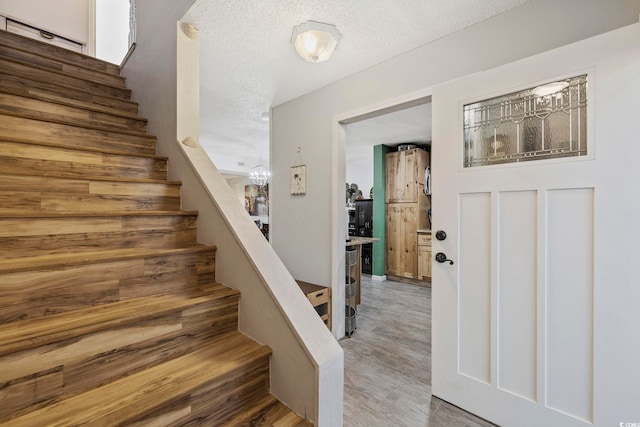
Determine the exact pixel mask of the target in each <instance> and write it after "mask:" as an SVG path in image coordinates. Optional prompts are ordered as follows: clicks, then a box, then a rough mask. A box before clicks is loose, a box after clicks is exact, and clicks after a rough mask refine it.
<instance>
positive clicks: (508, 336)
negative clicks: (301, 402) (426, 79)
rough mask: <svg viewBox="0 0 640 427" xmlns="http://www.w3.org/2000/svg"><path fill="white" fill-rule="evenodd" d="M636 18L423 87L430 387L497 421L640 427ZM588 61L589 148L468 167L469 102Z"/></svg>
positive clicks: (583, 68) (567, 72) (580, 69)
mask: <svg viewBox="0 0 640 427" xmlns="http://www.w3.org/2000/svg"><path fill="white" fill-rule="evenodd" d="M639 27H640V25H637V24H636V25H633V26H630V27H627V28H623V29H620V30H617V31H614V32H611V33H608V34H604V35H601V36H598V37H595V38H592V39H588V40H585V41H582V42H578V43H575V44H573V45H570V46H566V47H563V48H560V49H556V50H553V51H551V52H547V53H544V54H541V55H537V56H535V57H532V58H528V59H526V60H522V61H519V62H516V63H512V64H508V65H505V66H503V67H500V68H497V69H493V70H489V71H486V72H483V73H478V74H474V75H471V76H468V77H465V78H462V79H459V80H456V81H454V82H451V83H448V84H445V85H442V86H439V87H436V88H434V89H433V96H432V99H433V144H432V154H433V160H432V174H433V183H434V187H433V196H432V202H433V221H434V222H433V224H434V230H445V231H446V232H447V235H448V236H447V239H446V240H444V241H437V240H434V241H433V253H434V254H435V253H437V252H443V253H445V254H446V255H447V256H448V258H450V259H451V260H453V262H454V264H453V265H450V264H449V263H448V262H447V263H437V262H434V265H433V330H432V339H433V355H432V361H433V365H432V366H433V373H432V378H433V394H434V395H436V396H438V397H441V398H442V399H444V400H447V401H450V402H452V403H454V404H456V405H458V406H461V407H463V408H465V409H467V410H469V411H471V412H474V413H476V414H477V415H479V416H481V417H484V418H487V419H489V420H491V421H493V422H496V423H498V424H500V425H505V426H518V427H520V426H588V425H597V426H608V425H616V426H617V425H620V423H634V422H635V423H640V405H638V402H640V368H639V365H638V360H640V338H639V334H638V332H637V329H638V325H640V314H639V313H640V267H639V265H640V250H639V249H638V247H639V245H638V242H639V241H640V232H639V231H638V230H640V223H639V222H638V220H637V217H638V213H640V190H639V188H638V187H639V186H640V172H639V171H640V136H639V135H640V107H639V105H640V103H639V102H638V98H640V29H639ZM585 72H586V73H587V74H588V86H589V91H588V96H589V100H588V109H587V117H588V126H587V132H588V154H587V156H584V157H575V158H564V159H552V160H541V161H531V162H526V163H519V164H515V163H514V164H507V165H495V166H479V167H471V168H463V167H462V158H463V157H462V156H463V138H462V107H463V105H464V104H467V103H469V102H475V101H478V100H481V99H486V98H490V97H492V96H496V95H500V94H506V93H510V92H512V91H514V90H519V89H524V88H528V87H533V86H536V85H537V84H539V83H540V82H544V81H552V80H554V79H557V78H559V77H566V76H573V75H578V74H582V73H585ZM637 165H639V166H637Z"/></svg>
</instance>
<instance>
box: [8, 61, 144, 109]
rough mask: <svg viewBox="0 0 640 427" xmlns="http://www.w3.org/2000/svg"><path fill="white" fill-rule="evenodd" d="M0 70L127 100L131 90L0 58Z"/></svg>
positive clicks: (129, 97)
mask: <svg viewBox="0 0 640 427" xmlns="http://www.w3.org/2000/svg"><path fill="white" fill-rule="evenodd" d="M0 71H2V72H4V73H8V74H14V75H21V76H23V77H26V78H28V79H31V80H37V81H41V82H49V83H54V84H56V85H60V86H66V87H70V88H75V89H80V90H83V91H87V92H92V93H95V94H98V95H102V96H108V97H112V98H119V99H124V100H127V101H128V100H130V99H131V91H129V89H125V88H120V87H115V86H109V85H105V84H101V83H97V82H92V81H89V80H83V79H79V78H76V77H73V76H68V75H64V74H61V73H59V72H55V71H51V70H46V69H42V68H33V67H31V66H29V64H23V63H20V62H13V61H8V60H2V59H0Z"/></svg>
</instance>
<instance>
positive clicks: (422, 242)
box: [418, 234, 431, 246]
mask: <svg viewBox="0 0 640 427" xmlns="http://www.w3.org/2000/svg"><path fill="white" fill-rule="evenodd" d="M418 246H431V234H418Z"/></svg>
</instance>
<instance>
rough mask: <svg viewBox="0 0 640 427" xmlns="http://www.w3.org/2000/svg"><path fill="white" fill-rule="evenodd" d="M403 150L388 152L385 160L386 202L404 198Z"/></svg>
mask: <svg viewBox="0 0 640 427" xmlns="http://www.w3.org/2000/svg"><path fill="white" fill-rule="evenodd" d="M401 154H402V153H401V152H397V151H396V152H393V153H388V154H387V157H386V160H385V162H386V163H385V164H386V166H385V185H386V191H385V202H386V203H390V202H396V201H398V200H400V199H402V195H403V191H404V162H401V161H400V158H401Z"/></svg>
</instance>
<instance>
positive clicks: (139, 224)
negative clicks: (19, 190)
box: [0, 216, 197, 258]
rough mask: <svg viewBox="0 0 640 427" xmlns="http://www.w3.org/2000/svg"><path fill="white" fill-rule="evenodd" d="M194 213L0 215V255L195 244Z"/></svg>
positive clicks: (0, 256)
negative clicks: (130, 215)
mask: <svg viewBox="0 0 640 427" xmlns="http://www.w3.org/2000/svg"><path fill="white" fill-rule="evenodd" d="M196 238H197V228H196V217H195V216H193V217H188V216H177V217H169V216H166V217H149V216H144V217H122V218H117V217H116V218H94V217H86V218H83V217H68V218H60V219H58V218H54V219H50V218H24V219H14V218H10V219H8V218H0V258H16V257H25V256H42V255H54V254H64V253H68V252H74V253H77V252H86V251H96V250H108V249H126V248H141V249H153V248H156V249H162V248H167V247H175V248H186V247H190V246H193V245H195V244H196Z"/></svg>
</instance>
